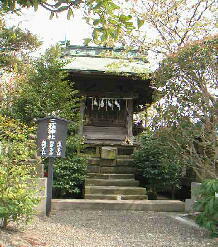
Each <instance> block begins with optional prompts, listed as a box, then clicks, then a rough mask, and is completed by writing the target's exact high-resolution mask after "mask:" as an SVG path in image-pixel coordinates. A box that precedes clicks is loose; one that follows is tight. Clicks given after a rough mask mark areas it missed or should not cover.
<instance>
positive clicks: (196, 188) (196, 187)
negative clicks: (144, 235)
mask: <svg viewBox="0 0 218 247" xmlns="http://www.w3.org/2000/svg"><path fill="white" fill-rule="evenodd" d="M200 186H201V183H196V182H192V183H191V199H192V200H193V201H196V200H197V198H198V193H199V189H200Z"/></svg>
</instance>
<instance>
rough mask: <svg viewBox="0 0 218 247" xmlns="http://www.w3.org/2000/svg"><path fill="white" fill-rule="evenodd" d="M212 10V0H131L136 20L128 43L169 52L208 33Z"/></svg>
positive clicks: (214, 4) (160, 51)
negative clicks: (135, 27)
mask: <svg viewBox="0 0 218 247" xmlns="http://www.w3.org/2000/svg"><path fill="white" fill-rule="evenodd" d="M215 10H216V1H215V0H195V1H186V0H174V1H171V0H164V1H159V0H138V1H132V15H133V17H134V18H136V19H137V23H138V30H137V31H136V32H135V33H133V34H134V35H132V36H131V38H132V43H133V44H135V45H138V46H140V47H141V49H142V48H144V49H150V50H152V51H154V52H155V53H161V54H165V55H166V54H169V53H172V52H174V51H175V50H176V49H177V48H178V47H182V46H184V44H186V43H187V42H190V41H192V40H196V39H197V40H199V39H202V38H203V37H205V36H208V34H209V33H212V32H213V31H214V28H215V21H216V20H215V15H214V11H215ZM187 13H189V14H188V15H187ZM147 30H149V31H147ZM146 36H147V37H146Z"/></svg>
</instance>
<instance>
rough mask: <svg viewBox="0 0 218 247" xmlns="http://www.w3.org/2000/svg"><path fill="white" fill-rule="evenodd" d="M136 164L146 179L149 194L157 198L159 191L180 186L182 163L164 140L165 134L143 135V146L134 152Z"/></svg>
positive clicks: (172, 189)
mask: <svg viewBox="0 0 218 247" xmlns="http://www.w3.org/2000/svg"><path fill="white" fill-rule="evenodd" d="M134 164H135V166H136V168H138V169H139V172H140V174H141V176H142V177H143V179H144V182H145V186H146V187H147V189H148V194H151V196H152V199H156V196H157V192H158V191H163V189H164V190H165V191H166V190H167V189H169V188H170V189H171V191H172V196H173V197H174V190H175V188H176V187H179V184H180V178H181V164H180V162H179V160H177V159H176V156H175V154H174V153H173V151H172V150H171V148H170V147H169V146H167V145H166V143H165V142H164V136H160V135H158V136H157V135H154V134H146V135H143V136H142V137H141V147H140V149H139V150H138V151H137V152H136V153H135V154H134Z"/></svg>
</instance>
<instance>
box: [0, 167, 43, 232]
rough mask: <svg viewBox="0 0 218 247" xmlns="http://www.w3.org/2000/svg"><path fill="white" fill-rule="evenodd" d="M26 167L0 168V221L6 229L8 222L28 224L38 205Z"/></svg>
mask: <svg viewBox="0 0 218 247" xmlns="http://www.w3.org/2000/svg"><path fill="white" fill-rule="evenodd" d="M30 180H31V176H30V175H29V168H28V167H27V166H24V165H22V166H16V165H15V166H10V165H8V166H7V165H5V166H2V165H1V166H0V219H2V227H3V228H6V227H7V225H8V223H9V222H10V221H13V222H17V223H19V222H28V221H29V220H30V219H31V217H32V215H33V214H34V212H35V211H34V208H35V206H36V205H37V204H38V203H39V199H38V198H37V196H36V190H35V189H34V187H35V186H34V183H33V180H31V186H30Z"/></svg>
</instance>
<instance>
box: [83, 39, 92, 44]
mask: <svg viewBox="0 0 218 247" xmlns="http://www.w3.org/2000/svg"><path fill="white" fill-rule="evenodd" d="M91 41H92V39H90V38H87V39H84V41H83V43H84V45H86V46H87V45H89V43H90V42H91Z"/></svg>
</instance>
